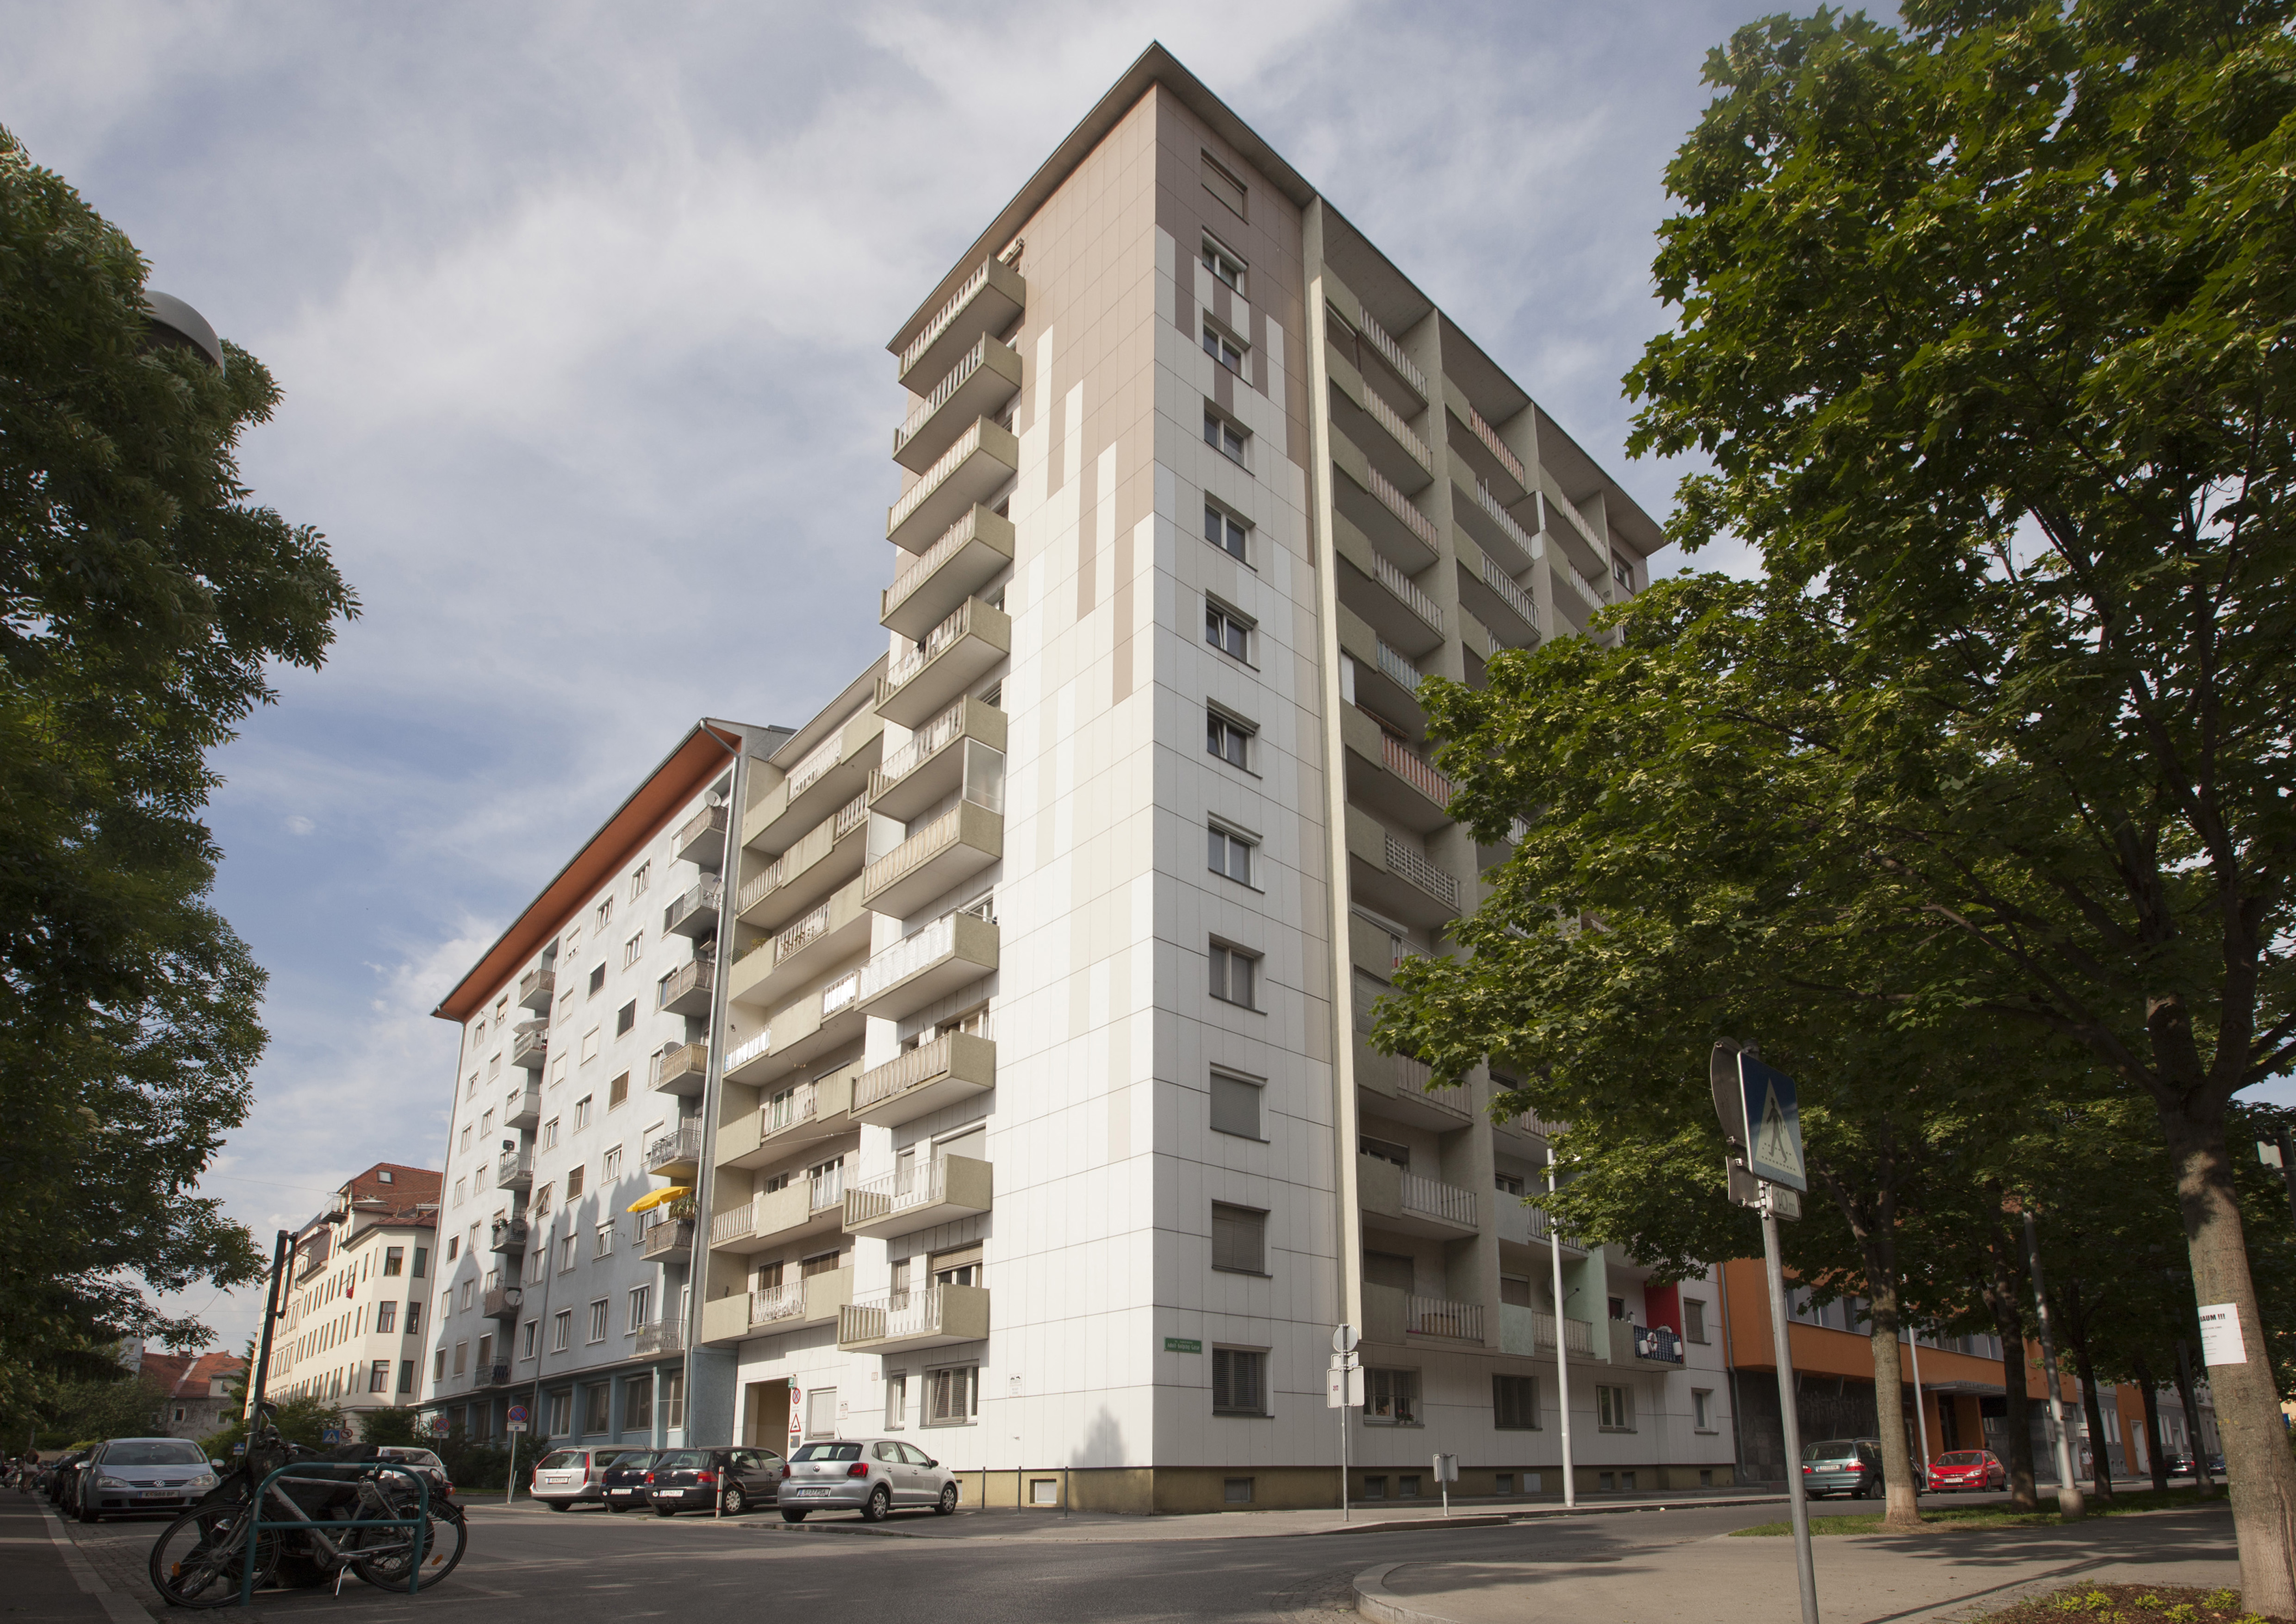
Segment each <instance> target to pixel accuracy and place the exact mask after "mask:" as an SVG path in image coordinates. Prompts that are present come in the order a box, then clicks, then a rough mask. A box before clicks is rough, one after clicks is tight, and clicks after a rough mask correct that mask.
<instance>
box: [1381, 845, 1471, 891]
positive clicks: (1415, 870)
mask: <svg viewBox="0 0 2296 1624" xmlns="http://www.w3.org/2000/svg"><path fill="white" fill-rule="evenodd" d="M1387 872H1388V873H1390V874H1393V875H1395V876H1396V877H1398V879H1402V880H1407V881H1409V882H1411V883H1412V884H1414V885H1415V886H1417V887H1418V888H1419V889H1420V890H1423V891H1425V892H1426V893H1427V894H1428V895H1429V896H1431V897H1432V898H1435V900H1436V901H1438V902H1439V903H1441V904H1442V905H1443V906H1445V907H1447V908H1456V907H1457V906H1459V882H1458V881H1457V880H1456V879H1455V878H1453V877H1452V876H1451V875H1449V874H1445V873H1444V872H1443V871H1442V870H1441V869H1439V868H1438V867H1436V866H1435V865H1434V864H1432V863H1430V862H1429V861H1428V860H1427V859H1426V858H1425V857H1423V856H1421V855H1420V854H1419V853H1418V852H1416V851H1414V850H1413V849H1411V848H1410V847H1408V846H1406V845H1405V844H1404V843H1403V842H1402V841H1398V840H1397V839H1396V838H1395V837H1394V836H1393V835H1391V834H1390V835H1389V836H1388V837H1387Z"/></svg>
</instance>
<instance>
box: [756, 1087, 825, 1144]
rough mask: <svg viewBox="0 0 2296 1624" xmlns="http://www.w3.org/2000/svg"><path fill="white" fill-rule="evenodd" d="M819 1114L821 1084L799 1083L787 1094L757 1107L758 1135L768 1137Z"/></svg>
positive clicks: (808, 1120) (810, 1119)
mask: <svg viewBox="0 0 2296 1624" xmlns="http://www.w3.org/2000/svg"><path fill="white" fill-rule="evenodd" d="M820 1114H821V1085H820V1084H819V1083H818V1082H812V1083H799V1085H798V1086H797V1087H794V1088H792V1089H791V1090H790V1091H789V1092H788V1093H787V1094H784V1095H777V1096H775V1098H773V1099H770V1100H767V1102H766V1103H764V1104H762V1105H760V1106H758V1137H759V1138H761V1139H763V1138H767V1137H770V1136H773V1135H775V1134H778V1133H781V1132H783V1130H785V1129H788V1128H795V1127H796V1126H798V1124H799V1123H800V1122H810V1121H812V1120H814V1118H815V1117H816V1116H818V1115H820Z"/></svg>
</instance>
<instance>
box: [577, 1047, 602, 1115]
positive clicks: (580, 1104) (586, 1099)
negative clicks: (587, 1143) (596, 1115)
mask: <svg viewBox="0 0 2296 1624" xmlns="http://www.w3.org/2000/svg"><path fill="white" fill-rule="evenodd" d="M597 1035H598V1034H597V1033H595V1032H593V1033H591V1034H590V1036H591V1037H592V1038H595V1037H597ZM594 1097H595V1096H594V1095H587V1094H586V1095H583V1096H582V1097H581V1098H580V1099H578V1100H577V1101H575V1102H574V1131H575V1132H576V1133H580V1132H581V1131H582V1130H583V1129H584V1128H587V1127H589V1126H590V1102H591V1100H592V1099H593V1098H594Z"/></svg>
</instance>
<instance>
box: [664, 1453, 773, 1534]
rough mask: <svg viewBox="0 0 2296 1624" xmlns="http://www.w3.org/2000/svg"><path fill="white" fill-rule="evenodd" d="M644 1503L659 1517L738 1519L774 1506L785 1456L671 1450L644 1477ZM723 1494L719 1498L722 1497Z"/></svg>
mask: <svg viewBox="0 0 2296 1624" xmlns="http://www.w3.org/2000/svg"><path fill="white" fill-rule="evenodd" d="M645 1481H646V1499H647V1502H648V1503H649V1504H650V1505H652V1507H653V1514H654V1515H655V1516H657V1517H675V1516H676V1515H677V1513H680V1512H682V1511H709V1510H713V1509H723V1510H724V1511H725V1513H726V1515H727V1516H729V1517H730V1516H736V1515H738V1514H740V1513H742V1512H745V1511H747V1510H749V1509H750V1507H751V1506H752V1505H772V1504H773V1503H774V1497H775V1494H777V1493H778V1492H779V1490H780V1489H781V1483H782V1457H781V1456H778V1455H775V1453H774V1452H773V1451H772V1450H771V1449H751V1448H730V1447H723V1446H721V1447H720V1448H715V1449H668V1450H665V1451H663V1453H662V1456H661V1458H660V1460H657V1461H656V1462H654V1464H653V1465H652V1468H651V1469H650V1470H649V1471H648V1472H646V1480H645ZM721 1493H722V1495H723V1498H722V1499H721V1498H720V1495H721Z"/></svg>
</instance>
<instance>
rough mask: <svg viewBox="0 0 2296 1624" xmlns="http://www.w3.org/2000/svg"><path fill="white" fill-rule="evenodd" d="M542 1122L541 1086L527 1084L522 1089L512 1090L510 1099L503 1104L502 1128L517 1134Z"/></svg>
mask: <svg viewBox="0 0 2296 1624" xmlns="http://www.w3.org/2000/svg"><path fill="white" fill-rule="evenodd" d="M540 1120H542V1085H541V1084H539V1083H529V1084H527V1085H526V1086H525V1087H522V1088H512V1090H511V1091H510V1097H509V1098H507V1099H505V1100H504V1102H503V1126H504V1128H509V1129H511V1130H512V1132H517V1131H518V1130H520V1129H522V1128H532V1127H533V1126H534V1125H535V1124H536V1123H537V1122H538V1121H540Z"/></svg>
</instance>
